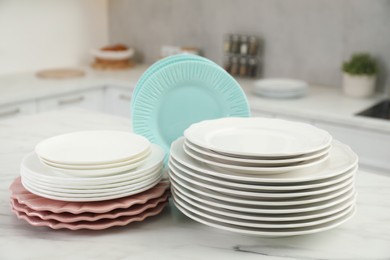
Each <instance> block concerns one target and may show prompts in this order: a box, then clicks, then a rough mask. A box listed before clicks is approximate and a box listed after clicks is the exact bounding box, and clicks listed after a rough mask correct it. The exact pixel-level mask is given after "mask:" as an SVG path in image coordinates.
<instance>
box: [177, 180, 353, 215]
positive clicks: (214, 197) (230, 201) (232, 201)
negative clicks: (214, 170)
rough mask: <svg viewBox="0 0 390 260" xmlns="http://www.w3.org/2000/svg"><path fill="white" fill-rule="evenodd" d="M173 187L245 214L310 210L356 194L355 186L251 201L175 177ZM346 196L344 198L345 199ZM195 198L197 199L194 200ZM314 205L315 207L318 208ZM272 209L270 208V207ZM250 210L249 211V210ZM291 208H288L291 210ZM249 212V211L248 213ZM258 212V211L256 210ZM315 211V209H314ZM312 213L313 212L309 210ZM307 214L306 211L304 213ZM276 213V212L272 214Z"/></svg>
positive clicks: (189, 195)
mask: <svg viewBox="0 0 390 260" xmlns="http://www.w3.org/2000/svg"><path fill="white" fill-rule="evenodd" d="M171 182H172V187H173V188H174V189H175V190H178V191H180V193H182V194H184V195H185V196H187V197H189V198H191V199H195V200H198V198H199V199H200V200H201V202H202V203H205V204H208V205H213V206H216V205H219V207H221V208H227V209H231V210H237V211H243V212H252V211H251V210H253V208H256V207H258V208H260V209H261V208H262V207H264V209H271V210H272V209H273V208H272V207H274V208H275V207H280V206H298V207H302V206H305V205H307V207H309V208H310V206H313V205H314V204H315V203H316V205H317V206H318V205H321V204H320V202H325V203H327V202H330V201H331V200H332V199H336V198H344V197H346V196H351V194H353V193H354V186H353V184H351V185H349V186H346V187H344V188H341V189H339V190H335V191H332V192H328V193H325V194H321V195H314V196H306V197H299V198H290V199H287V200H285V199H275V198H264V199H261V200H259V199H250V198H238V197H234V196H229V195H227V194H221V193H218V192H216V191H212V190H208V189H206V188H202V187H193V186H191V184H189V183H188V182H185V181H182V180H179V179H176V180H175V179H174V177H171ZM343 196H344V197H343ZM194 197H195V198H194ZM316 205H314V206H316ZM269 206H270V207H271V208H268V207H269ZM248 208H249V209H248ZM289 209H290V208H287V210H289ZM247 210H249V211H247ZM255 210H258V209H255ZM314 210H315V209H314ZM309 211H311V210H309ZM303 212H305V211H303ZM271 213H275V212H271ZM288 213H291V212H288Z"/></svg>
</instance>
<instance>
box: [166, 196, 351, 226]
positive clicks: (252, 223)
mask: <svg viewBox="0 0 390 260" xmlns="http://www.w3.org/2000/svg"><path fill="white" fill-rule="evenodd" d="M173 199H174V202H175V204H178V205H180V206H181V207H183V208H184V209H186V210H188V211H190V212H192V213H195V214H197V215H199V216H202V217H204V218H206V219H211V220H215V221H218V222H221V223H226V224H232V225H237V226H240V227H249V228H275V229H282V228H283V229H284V228H301V227H309V226H315V225H319V224H324V223H327V222H330V221H333V220H336V219H339V218H341V217H342V216H345V215H346V214H348V213H349V212H351V211H352V210H353V209H354V208H355V205H352V206H349V207H348V208H346V209H344V210H341V211H339V212H337V213H335V214H333V215H329V216H326V217H320V218H315V219H311V220H304V221H298V222H297V221H290V222H287V223H286V222H276V223H275V222H273V221H251V220H242V219H237V218H233V217H227V216H221V215H218V214H215V213H212V212H210V211H207V210H203V209H201V208H198V207H196V206H194V205H192V204H190V203H187V202H186V201H185V200H182V199H181V198H180V197H179V196H176V195H175V193H174V192H173Z"/></svg>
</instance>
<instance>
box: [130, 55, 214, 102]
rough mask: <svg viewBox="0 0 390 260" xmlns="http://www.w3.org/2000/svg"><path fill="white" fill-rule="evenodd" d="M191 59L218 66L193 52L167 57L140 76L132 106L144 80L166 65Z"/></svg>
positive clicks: (132, 97)
mask: <svg viewBox="0 0 390 260" xmlns="http://www.w3.org/2000/svg"><path fill="white" fill-rule="evenodd" d="M189 60H194V61H202V62H207V63H211V64H214V65H215V66H218V65H217V64H216V63H214V62H213V61H211V60H209V59H206V58H203V57H201V56H198V55H193V54H177V55H172V56H169V57H166V58H164V59H161V60H159V61H157V62H155V63H154V64H153V65H151V66H150V67H149V68H148V69H147V70H146V71H145V72H144V73H143V74H142V76H141V77H140V78H139V80H138V82H137V85H136V87H135V88H134V90H133V94H132V95H131V104H132V105H131V106H133V104H134V103H135V99H136V97H137V94H138V91H139V90H140V89H141V88H142V85H143V84H144V82H145V81H146V80H147V79H148V78H149V77H150V76H151V75H153V73H155V72H156V71H158V70H159V69H161V68H164V67H165V66H167V65H169V64H173V63H177V62H182V61H189Z"/></svg>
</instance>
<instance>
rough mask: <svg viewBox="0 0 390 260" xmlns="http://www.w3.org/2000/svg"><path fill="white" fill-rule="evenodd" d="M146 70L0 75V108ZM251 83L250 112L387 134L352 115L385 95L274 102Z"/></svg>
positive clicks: (117, 82) (316, 90) (130, 82)
mask: <svg viewBox="0 0 390 260" xmlns="http://www.w3.org/2000/svg"><path fill="white" fill-rule="evenodd" d="M147 67H148V66H147V65H137V66H136V67H134V68H132V69H128V70H123V71H96V70H93V69H91V68H88V67H83V68H81V69H83V70H85V71H86V75H85V77H81V78H75V79H67V80H48V79H40V78H37V77H36V76H35V73H33V72H29V73H17V74H10V75H2V76H0V93H1V95H0V106H1V105H6V104H10V103H17V102H22V101H27V100H31V99H38V98H45V97H49V96H56V95H61V94H65V93H70V92H74V91H80V90H87V89H93V88H96V87H103V86H117V87H123V88H129V89H132V88H133V87H134V86H135V85H136V83H137V80H138V79H139V77H140V76H141V75H142V73H143V72H144V71H145V70H146V69H147ZM253 82H254V81H253V80H245V79H244V80H239V83H240V85H241V86H242V87H243V89H244V91H245V93H246V94H247V97H248V100H249V103H250V105H251V108H252V110H260V111H263V112H268V113H271V114H272V113H273V114H282V115H286V116H291V117H301V118H306V119H309V120H321V121H327V122H333V123H337V124H341V125H347V126H352V127H358V128H365V129H370V130H374V131H379V132H385V133H388V134H390V121H386V120H381V119H373V118H367V117H360V116H355V114H356V113H358V112H360V111H362V110H364V109H366V108H368V107H370V106H371V105H373V104H375V103H376V102H378V101H379V100H381V99H384V98H385V96H384V95H376V96H374V97H371V98H366V99H357V98H349V97H346V96H344V95H343V94H342V92H341V90H340V89H339V88H332V87H321V86H311V87H310V90H309V94H308V95H307V96H306V97H303V98H300V99H291V100H275V99H267V98H262V97H258V96H256V95H254V94H253V93H252V91H251V90H252V87H253Z"/></svg>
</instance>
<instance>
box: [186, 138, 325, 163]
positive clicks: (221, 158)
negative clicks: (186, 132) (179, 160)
mask: <svg viewBox="0 0 390 260" xmlns="http://www.w3.org/2000/svg"><path fill="white" fill-rule="evenodd" d="M184 146H186V147H187V148H190V149H191V150H193V151H195V152H197V153H199V154H202V155H203V156H208V157H209V158H208V159H209V160H214V161H217V162H221V163H228V164H234V165H242V166H273V167H275V166H286V165H291V164H294V163H301V162H304V161H308V160H312V159H316V158H319V157H321V156H323V155H326V154H327V153H329V150H330V146H329V147H326V148H325V149H323V150H321V151H319V152H316V153H312V154H308V155H305V156H302V157H294V158H289V159H280V160H278V159H273V160H270V159H250V158H249V159H248V158H238V157H231V156H226V155H223V154H220V153H216V152H213V151H212V150H208V149H204V148H202V147H200V146H197V145H195V144H193V143H191V142H189V141H188V140H187V139H185V140H184Z"/></svg>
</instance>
